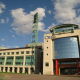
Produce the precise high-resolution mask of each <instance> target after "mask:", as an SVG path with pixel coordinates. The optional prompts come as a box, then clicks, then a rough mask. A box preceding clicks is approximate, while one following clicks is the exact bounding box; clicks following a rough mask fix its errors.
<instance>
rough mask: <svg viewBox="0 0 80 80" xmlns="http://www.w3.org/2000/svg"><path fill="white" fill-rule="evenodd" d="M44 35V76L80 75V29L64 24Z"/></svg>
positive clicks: (76, 26)
mask: <svg viewBox="0 0 80 80" xmlns="http://www.w3.org/2000/svg"><path fill="white" fill-rule="evenodd" d="M50 32H51V33H49V34H45V35H44V51H43V74H49V75H61V74H62V75H63V74H65V75H68V74H80V27H79V26H78V25H75V24H62V25H59V26H55V27H52V28H50Z"/></svg>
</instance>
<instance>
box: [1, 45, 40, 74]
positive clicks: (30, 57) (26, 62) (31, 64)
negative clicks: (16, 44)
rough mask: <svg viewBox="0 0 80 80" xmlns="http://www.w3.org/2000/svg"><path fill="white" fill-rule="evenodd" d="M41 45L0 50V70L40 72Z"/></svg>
mask: <svg viewBox="0 0 80 80" xmlns="http://www.w3.org/2000/svg"><path fill="white" fill-rule="evenodd" d="M41 58H42V46H41V45H37V46H36V47H34V45H31V44H28V45H27V46H26V47H24V48H12V49H1V50H0V72H12V73H27V74H32V73H42V66H41V65H42V61H41V60H40V59H41Z"/></svg>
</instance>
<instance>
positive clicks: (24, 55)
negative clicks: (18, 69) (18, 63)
mask: <svg viewBox="0 0 80 80" xmlns="http://www.w3.org/2000/svg"><path fill="white" fill-rule="evenodd" d="M25 61H26V56H25V55H24V59H23V72H22V73H25Z"/></svg>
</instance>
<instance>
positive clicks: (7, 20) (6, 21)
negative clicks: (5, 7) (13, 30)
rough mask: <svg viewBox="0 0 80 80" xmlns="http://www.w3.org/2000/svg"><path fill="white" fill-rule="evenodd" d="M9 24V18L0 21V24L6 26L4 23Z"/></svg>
mask: <svg viewBox="0 0 80 80" xmlns="http://www.w3.org/2000/svg"><path fill="white" fill-rule="evenodd" d="M8 22H9V18H2V19H0V23H2V24H4V23H8Z"/></svg>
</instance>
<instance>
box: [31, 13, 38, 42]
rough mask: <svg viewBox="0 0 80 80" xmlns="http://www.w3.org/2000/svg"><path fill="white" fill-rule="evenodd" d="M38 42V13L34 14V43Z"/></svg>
mask: <svg viewBox="0 0 80 80" xmlns="http://www.w3.org/2000/svg"><path fill="white" fill-rule="evenodd" d="M37 42H38V13H36V14H35V15H34V21H33V27H32V43H37Z"/></svg>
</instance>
